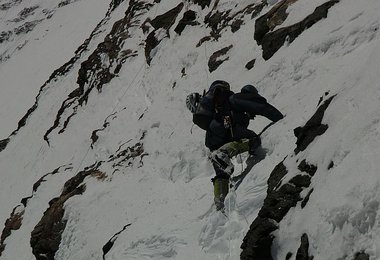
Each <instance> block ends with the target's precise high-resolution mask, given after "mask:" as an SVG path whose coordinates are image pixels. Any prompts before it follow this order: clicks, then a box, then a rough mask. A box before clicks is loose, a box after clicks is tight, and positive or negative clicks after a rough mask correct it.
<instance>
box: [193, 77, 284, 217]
mask: <svg viewBox="0 0 380 260" xmlns="http://www.w3.org/2000/svg"><path fill="white" fill-rule="evenodd" d="M186 106H187V108H188V109H189V110H190V111H191V112H192V114H193V122H194V124H196V125H198V126H199V127H200V128H202V129H203V130H206V140H205V144H206V147H207V148H209V149H210V151H211V155H210V159H211V162H212V165H213V167H214V169H215V173H216V176H215V177H214V178H212V182H213V185H214V203H215V206H216V209H217V210H223V209H224V199H225V197H226V195H227V194H228V191H229V180H230V177H231V175H232V173H233V171H234V166H233V164H232V162H231V158H232V157H234V156H236V155H238V154H241V153H244V152H249V154H250V155H253V156H254V155H255V151H257V149H258V148H260V147H261V139H260V137H259V136H258V135H257V134H256V133H255V132H254V131H252V130H250V129H248V125H249V120H251V119H254V117H255V116H256V115H261V116H264V117H266V118H268V119H269V120H271V121H273V122H277V121H279V120H281V119H282V118H283V117H284V116H283V115H282V113H281V112H280V111H278V110H277V109H276V108H275V107H273V106H272V105H270V104H269V103H268V102H267V101H266V99H265V98H264V97H262V96H260V95H259V93H258V91H257V89H256V88H255V87H254V86H252V85H246V86H244V87H243V88H242V89H241V91H240V93H234V92H232V91H231V89H230V85H229V84H228V82H226V81H223V80H217V81H214V82H213V83H212V84H211V86H210V88H209V90H208V91H207V92H204V93H203V95H202V96H201V95H200V94H199V93H192V94H190V95H188V96H187V98H186Z"/></svg>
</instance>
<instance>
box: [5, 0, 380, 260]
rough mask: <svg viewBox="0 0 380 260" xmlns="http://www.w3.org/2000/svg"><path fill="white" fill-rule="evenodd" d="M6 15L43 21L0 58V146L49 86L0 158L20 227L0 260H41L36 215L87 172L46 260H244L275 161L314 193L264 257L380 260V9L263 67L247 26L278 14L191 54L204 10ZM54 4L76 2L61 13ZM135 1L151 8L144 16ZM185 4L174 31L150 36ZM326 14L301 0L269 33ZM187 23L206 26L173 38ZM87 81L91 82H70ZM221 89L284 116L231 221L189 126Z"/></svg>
mask: <svg viewBox="0 0 380 260" xmlns="http://www.w3.org/2000/svg"><path fill="white" fill-rule="evenodd" d="M6 2H7V1H1V2H0V5H2V4H4V3H6ZM11 2H16V3H18V5H15V6H12V7H10V8H9V9H7V10H2V9H1V11H0V12H1V13H0V16H1V24H0V26H1V27H0V28H1V30H2V31H10V30H13V29H14V28H16V27H17V26H19V25H20V24H22V23H24V20H23V21H20V22H11V20H12V19H14V18H15V17H17V15H18V14H19V13H20V11H21V10H23V9H24V8H28V7H30V6H38V8H36V9H35V11H33V12H34V14H33V15H30V16H28V17H27V18H25V19H30V21H32V20H42V21H41V22H40V23H39V24H38V25H36V26H35V27H34V29H33V30H32V31H30V32H28V33H27V34H25V35H21V36H17V37H14V38H12V39H10V40H7V41H5V42H3V43H1V44H0V55H2V56H1V57H5V56H4V55H8V54H9V58H7V59H4V58H2V60H1V63H0V75H1V76H0V77H1V82H2V83H1V95H0V96H1V97H0V98H1V102H0V104H1V107H0V111H1V112H0V113H1V114H0V119H1V122H2V123H1V128H0V137H4V138H6V137H7V136H8V135H9V134H10V133H11V132H12V131H13V130H15V129H16V128H17V122H18V121H19V120H20V119H21V117H22V116H23V115H24V114H25V113H26V111H27V109H28V108H29V107H31V106H32V105H33V103H34V102H35V97H36V96H37V94H38V91H39V89H40V87H41V86H43V85H44V84H45V87H44V88H43V89H42V90H41V92H40V96H39V98H38V99H37V104H38V106H37V107H36V109H35V110H34V111H33V112H32V113H31V114H30V115H29V116H28V118H27V120H26V124H25V126H23V127H21V128H19V130H18V131H17V132H16V133H15V134H14V135H11V136H10V141H9V143H8V145H6V147H5V149H4V150H3V151H1V152H0V165H1V167H0V169H1V171H0V183H1V184H0V185H1V188H0V205H1V207H0V223H1V224H2V223H5V222H6V220H7V219H8V218H9V217H10V215H11V213H12V211H13V216H15V215H16V216H19V217H20V224H19V225H18V226H19V227H18V228H15V226H17V225H13V227H14V228H11V231H10V234H9V235H8V236H6V237H5V239H3V237H2V240H1V244H0V252H1V246H3V251H2V253H1V256H0V259H4V260H5V259H6V260H13V259H26V260H29V259H45V258H44V257H43V256H41V255H40V256H39V257H40V258H37V257H36V256H35V255H34V254H33V252H32V247H31V237H32V235H31V234H32V233H33V230H35V227H36V226H37V225H38V223H40V221H41V219H43V216H44V213H45V211H47V210H48V209H49V207H50V206H51V205H57V204H54V203H55V202H56V200H55V201H51V200H52V199H53V198H57V197H60V195H62V194H63V192H64V191H65V189H63V188H64V184H65V183H67V181H68V180H70V179H71V178H73V177H74V176H78V173H80V172H81V171H83V170H89V172H91V171H93V172H92V174H89V175H88V176H86V177H85V178H84V179H83V181H82V182H79V183H78V185H77V186H76V188H77V189H79V188H78V187H80V185H81V184H85V186H86V188H85V190H83V191H82V192H80V193H81V194H77V195H74V196H71V197H70V198H67V200H65V201H64V202H63V204H64V215H63V223H64V224H65V225H64V229H63V230H62V235H61V239H60V240H59V244H58V245H59V247H58V249H57V250H56V251H55V252H54V255H55V257H54V258H49V257H47V258H46V259H64V260H69V259H70V260H71V259H72V260H74V259H83V260H86V259H118V260H119V259H139V260H140V259H157V260H158V259H180V260H186V259H202V260H208V259H239V258H240V254H241V249H240V246H241V244H242V241H243V238H244V237H245V236H246V234H247V231H248V230H249V228H250V225H251V223H252V222H253V221H254V220H255V219H256V217H257V215H258V213H259V211H260V209H261V207H262V205H263V202H264V199H265V197H266V196H267V180H268V178H269V176H270V174H271V172H272V170H273V169H274V168H275V166H276V165H277V164H279V163H280V162H281V161H283V160H284V165H285V166H286V168H287V169H288V172H289V173H288V175H287V176H285V177H284V179H283V181H282V182H283V183H285V182H286V181H287V180H289V179H291V178H292V177H293V176H295V175H296V174H298V173H299V172H300V171H299V170H298V169H297V165H298V164H299V162H300V161H302V160H304V159H306V160H307V161H308V162H309V163H311V164H313V165H316V166H317V167H318V170H317V172H316V173H315V175H314V176H313V178H312V179H311V184H310V187H309V188H307V189H305V190H304V191H302V193H301V196H302V198H304V197H305V196H306V194H307V193H308V192H309V191H310V189H311V188H312V189H313V192H312V193H311V196H310V200H309V202H308V203H307V204H306V206H305V207H304V208H302V207H301V205H300V203H298V204H297V206H296V207H294V208H292V209H290V211H289V212H288V214H287V215H286V216H285V217H284V219H283V220H282V221H281V222H279V223H277V224H278V226H279V228H278V230H276V231H274V233H273V235H274V237H275V238H274V241H273V245H272V248H271V253H272V257H273V259H285V258H286V256H287V255H288V253H289V252H292V256H291V257H290V259H296V252H297V249H298V248H299V245H300V238H301V236H302V234H304V233H306V234H307V235H308V237H309V241H310V245H309V254H310V255H312V256H314V259H354V257H355V254H356V253H357V252H365V253H366V254H368V256H369V259H371V260H372V259H379V258H380V246H379V245H380V217H379V214H378V213H379V206H380V205H379V203H380V193H379V186H380V181H379V177H378V172H379V169H380V164H379V162H378V161H377V158H379V156H380V150H379V147H380V146H379V145H380V144H379V140H380V138H379V137H380V124H379V122H380V120H379V118H380V109H379V108H380V105H379V104H380V85H379V81H378V80H377V76H378V74H379V67H378V64H380V35H379V26H380V17H379V15H378V14H379V13H380V2H379V1H377V0H367V1H365V2H362V1H355V0H342V1H340V2H339V3H337V4H335V5H334V6H332V7H331V8H330V9H329V12H328V15H327V17H326V18H325V19H322V20H321V21H319V22H317V23H316V24H315V25H313V26H312V27H310V28H309V29H308V30H306V31H304V32H303V33H302V34H301V35H299V36H298V37H297V38H296V39H295V40H294V41H293V42H291V43H290V42H288V43H286V44H285V46H283V47H281V48H280V50H279V51H277V52H276V53H275V54H274V56H273V57H271V58H270V59H269V60H264V59H263V58H262V47H261V46H259V45H258V44H257V43H256V41H255V40H254V39H253V34H254V30H255V29H254V28H255V27H254V23H255V20H256V19H257V18H258V17H260V16H261V15H264V14H265V13H267V12H268V11H269V10H270V9H271V8H272V7H273V6H272V5H268V6H265V7H264V8H263V9H262V10H261V11H260V13H259V14H258V15H257V16H254V17H253V18H251V17H252V15H251V13H243V14H240V15H238V17H239V18H240V19H241V20H242V21H243V23H242V25H241V27H240V29H239V30H237V31H236V32H234V33H233V32H232V31H231V28H230V27H229V26H227V27H225V28H222V29H221V31H220V38H218V40H217V41H216V40H213V41H206V42H204V43H203V44H202V45H201V46H200V47H196V45H197V43H198V42H199V41H200V39H202V38H203V37H205V36H207V35H209V34H210V31H211V28H210V27H208V26H206V24H205V23H204V19H205V17H206V16H207V14H208V13H209V12H210V11H211V10H212V8H213V6H214V2H215V1H212V3H211V5H210V7H205V8H204V9H202V8H201V6H199V5H197V4H194V3H192V2H189V1H180V0H166V1H161V2H160V1H153V0H152V1H132V0H131V1H127V0H125V1H94V0H92V1H88V0H79V1H42V0H41V1H34V0H30V1H28V0H24V1H18V2H17V1H11ZM60 2H67V3H69V4H68V5H65V6H62V7H59V8H58V6H59V3H60ZM139 2H141V3H143V4H146V6H144V7H141V6H139V8H140V7H141V9H139V8H138V7H137V6H138V5H135V4H136V3H139ZM182 2H183V3H184V7H183V8H182V9H181V11H180V13H179V14H178V16H177V17H175V18H173V21H172V22H174V25H173V26H171V27H170V28H169V29H168V30H166V29H165V28H159V29H157V30H155V28H153V26H151V25H149V22H146V23H145V21H146V20H147V18H150V19H153V18H155V17H156V16H157V15H160V14H164V13H165V12H167V11H169V10H171V9H172V8H174V7H176V6H178V5H179V4H180V3H182ZM325 2H327V1H310V0H298V1H296V2H295V3H294V4H293V5H291V6H290V7H289V8H288V10H287V12H288V13H289V15H288V17H287V18H286V20H285V21H284V23H283V24H282V25H279V27H278V28H284V27H286V26H289V25H292V24H294V23H296V22H299V21H300V20H302V19H303V18H304V17H306V16H307V15H309V14H310V13H311V12H313V10H314V8H315V7H317V6H319V5H321V4H323V3H325ZM252 3H256V4H259V3H260V1H248V0H242V1H239V3H238V4H235V2H234V1H227V0H220V1H219V3H218V4H217V5H216V7H215V8H216V10H219V11H226V10H231V13H230V15H232V14H234V13H239V11H240V10H243V9H244V8H245V7H247V6H248V5H250V4H252ZM271 4H275V1H271ZM113 6H114V7H115V8H112V7H113ZM132 6H133V7H134V8H135V9H133V10H131V7H132ZM311 6H312V8H311ZM43 10H50V11H51V14H52V17H51V18H50V19H48V18H46V16H44V15H46V14H45V13H49V14H50V12H46V11H45V12H44V11H43ZM188 10H192V11H195V12H196V21H197V22H199V25H194V26H186V28H185V29H184V31H183V32H182V33H181V35H178V34H177V33H176V32H175V31H174V28H175V27H176V25H177V24H178V22H179V20H180V19H181V18H182V17H183V14H184V12H186V11H188ZM129 13H133V16H132V17H131V19H130V20H128V19H129V18H128V14H129ZM213 13H215V10H214V11H213ZM105 17H107V19H105V20H103V22H102V23H101V21H102V19H104V18H105ZM124 18H128V19H124ZM123 19H124V20H123ZM121 20H123V21H124V22H127V25H126V26H125V27H123V28H124V29H123V30H124V31H122V32H125V33H124V34H123V33H121V34H117V33H116V34H114V35H116V36H113V34H112V33H114V31H113V29H115V28H116V27H117V26H115V24H118V21H121ZM25 21H27V20H25ZM142 25H146V26H147V27H148V29H147V30H148V31H147V32H145V33H144V32H143V30H142ZM153 31H155V33H154V35H155V36H156V37H157V39H160V42H159V44H158V46H156V47H155V48H153V50H152V51H151V52H150V54H149V55H150V57H151V58H152V60H151V63H150V66H149V65H148V64H147V62H146V56H145V55H146V53H145V46H146V39H147V38H148V35H149V34H151V33H152V32H153ZM90 35H92V36H93V37H90ZM89 37H90V38H89ZM114 38H117V40H115V41H112V39H114ZM86 39H90V40H89V42H88V45H87V47H86V48H84V49H83V50H81V52H80V55H77V56H76V57H77V58H76V59H75V60H73V62H72V63H71V65H70V66H69V67H68V69H67V70H66V71H65V72H64V73H62V74H56V75H55V76H54V77H53V78H51V80H49V77H50V75H51V74H52V73H53V71H55V70H57V69H58V68H59V67H61V66H62V65H63V64H65V63H66V62H68V61H69V60H70V59H71V58H72V57H74V56H75V54H74V51H75V50H77V49H78V47H79V46H80V45H81V44H82V43H84V42H85V40H86ZM107 39H108V40H110V41H106V40H107ZM23 42H26V45H25V46H23V47H22V48H21V49H20V50H17V51H15V50H16V49H17V47H18V46H20V44H22V43H23ZM102 42H106V43H107V44H109V42H111V43H112V44H115V45H114V47H113V48H112V49H111V50H116V49H117V50H118V51H119V52H118V54H117V57H116V58H114V56H112V55H113V54H112V53H111V52H109V53H107V52H100V54H99V50H104V49H107V47H106V46H107V45H99V44H100V43H102ZM229 45H233V47H232V48H231V49H230V50H229V51H228V53H227V54H226V55H225V56H223V57H227V56H228V57H229V59H228V60H226V61H225V62H224V63H222V64H221V65H220V66H219V67H218V68H217V69H216V70H215V71H213V72H212V73H210V72H209V68H208V61H209V58H210V56H212V54H213V53H214V52H216V51H218V50H220V49H222V48H224V47H227V46H229ZM99 46H100V47H99ZM101 47H102V48H104V49H102V48H101ZM118 48H120V50H119V49H118ZM127 50H131V51H132V52H129V51H127ZM122 51H126V52H125V53H127V55H126V56H122V54H121V53H122ZM131 53H132V54H133V53H134V54H136V55H129V54H131ZM95 54H96V55H98V56H96V55H95ZM95 56H96V57H99V59H95V62H98V63H90V64H91V66H90V69H89V70H87V71H86V73H85V74H80V73H81V71H83V68H87V67H85V65H83V64H86V63H85V61H91V62H92V61H93V60H94V59H93V57H95ZM41 57H49V58H48V59H45V58H41ZM125 57H126V58H125ZM223 57H222V58H220V59H223ZM123 58H125V60H123ZM252 59H256V62H255V65H254V68H253V69H251V70H248V69H246V68H245V65H246V63H247V62H249V61H251V60H252ZM121 60H123V61H122V62H120V61H121ZM98 64H100V65H99V66H97V65H98ZM117 65H120V66H119V67H118V66H117ZM96 66H97V67H96ZM100 71H101V72H102V73H104V74H101V73H100ZM108 72H110V73H109V74H107V73H108ZM91 73H92V74H91ZM97 73H98V74H97ZM80 75H86V76H87V79H88V81H87V82H84V83H79V81H78V79H79V78H80V77H81V76H80ZM99 75H107V76H110V80H109V81H108V82H105V83H104V84H101V82H103V81H102V80H104V78H106V77H103V78H102V77H100V76H99ZM216 79H224V80H227V81H229V82H230V83H231V86H232V89H233V90H234V91H236V92H238V91H239V90H240V88H241V87H242V86H243V85H245V84H248V83H250V84H254V85H255V86H257V88H258V89H259V92H260V93H261V94H262V95H263V96H264V97H266V98H267V99H268V101H269V102H270V103H271V104H273V105H274V106H276V107H277V108H278V109H279V110H280V111H282V112H283V114H285V115H286V117H285V118H284V119H283V120H281V121H280V122H278V123H277V124H275V125H273V126H272V127H270V128H269V129H268V130H267V131H265V132H264V133H263V135H262V141H263V147H264V149H265V150H266V151H267V154H266V157H265V159H264V160H262V161H261V162H259V163H257V164H256V165H255V166H254V167H253V168H252V170H250V171H249V173H248V174H247V176H246V177H245V178H244V179H243V181H242V182H241V185H240V186H239V187H238V188H237V189H236V191H233V192H230V194H229V195H228V197H227V198H226V202H227V203H226V209H227V210H226V215H227V216H225V215H223V214H221V213H219V212H215V209H214V207H213V205H212V200H213V194H212V192H213V191H212V184H211V182H210V178H211V177H212V176H213V169H212V167H211V165H210V163H209V161H208V159H207V155H208V151H207V149H206V148H205V147H204V144H203V143H204V132H203V131H202V130H201V129H199V128H197V127H193V128H192V126H191V125H192V123H191V114H190V113H189V112H188V111H187V109H186V107H185V98H186V95H187V94H189V93H191V92H195V91H198V92H202V91H203V89H206V88H207V86H208V85H209V84H211V82H212V81H213V80H216ZM80 84H83V89H84V93H85V94H86V95H87V96H86V97H85V101H84V102H81V99H80V98H78V99H76V97H73V96H74V94H75V93H78V91H77V92H76V90H80ZM99 86H100V87H99ZM86 91H87V92H86ZM73 93H74V94H73ZM82 94H83V93H82ZM85 94H83V95H82V96H84V95H85ZM334 95H335V97H334V98H333V100H332V102H331V104H330V105H329V107H328V108H327V110H326V112H325V114H324V117H323V123H324V124H327V125H328V129H327V131H326V132H325V133H324V134H323V135H321V136H318V137H317V138H316V139H315V140H314V141H313V142H312V143H311V144H310V145H309V146H308V147H307V149H306V150H305V151H302V152H300V153H295V152H294V149H295V148H296V140H297V139H296V137H295V136H294V133H293V130H294V129H295V128H296V127H299V126H303V125H305V123H306V122H307V121H308V120H309V119H310V117H311V116H312V115H313V114H314V113H315V111H316V110H317V107H318V105H319V102H320V101H321V100H327V99H328V98H329V97H332V96H334ZM71 101H72V103H71ZM65 104H66V105H67V106H65ZM63 108H64V109H63ZM57 115H60V116H57ZM55 122H56V124H55ZM268 123H269V121H268V120H266V119H263V118H260V117H257V118H256V119H255V120H254V121H253V122H252V123H251V128H252V129H254V130H255V131H256V132H260V131H261V129H263V128H264V127H265V126H266V125H267V124H268ZM49 130H50V131H49ZM95 130H98V131H96V132H94V131H95ZM94 134H96V135H94ZM94 136H97V138H95V139H94ZM246 158H247V154H243V155H242V158H237V159H236V160H235V161H234V163H235V164H236V167H235V173H234V175H235V176H238V175H239V174H241V173H242V171H244V168H245V167H246V163H245V159H246ZM284 158H285V159H284ZM241 161H242V165H240V163H241ZM332 162H333V166H332ZM65 187H66V186H65ZM26 198H28V199H26ZM23 199H24V200H23ZM20 201H23V202H24V203H22V202H21V203H20ZM49 202H50V205H49ZM13 219H17V218H13ZM15 222H17V221H15ZM6 226H7V225H6V224H4V227H6ZM4 230H5V229H4ZM3 234H5V232H4V231H3ZM33 234H35V233H33ZM40 238H41V237H40ZM110 242H111V243H110ZM106 249H107V250H106ZM35 254H36V253H35Z"/></svg>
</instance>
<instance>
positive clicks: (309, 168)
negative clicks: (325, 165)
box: [298, 160, 318, 176]
mask: <svg viewBox="0 0 380 260" xmlns="http://www.w3.org/2000/svg"><path fill="white" fill-rule="evenodd" d="M298 170H300V171H302V172H306V173H308V174H309V175H311V176H314V174H315V172H316V171H317V170H318V168H317V166H315V165H312V164H308V163H307V162H306V160H303V161H302V162H301V163H300V164H299V165H298Z"/></svg>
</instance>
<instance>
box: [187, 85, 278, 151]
mask: <svg viewBox="0 0 380 260" xmlns="http://www.w3.org/2000/svg"><path fill="white" fill-rule="evenodd" d="M242 92H243V91H242ZM226 95H227V97H226V99H225V100H224V102H223V103H222V104H221V105H219V106H217V107H216V105H215V103H214V100H213V97H212V96H211V95H205V96H203V97H202V99H201V101H200V106H199V107H200V111H199V113H195V114H194V115H193V122H194V123H195V124H197V125H199V124H198V123H197V122H199V121H201V120H202V123H203V126H201V128H203V129H204V130H206V143H205V144H206V146H207V147H208V148H209V149H210V150H212V151H213V150H216V149H218V148H219V147H221V146H222V145H224V144H226V143H228V142H231V141H236V140H241V139H244V138H248V139H250V138H252V137H255V136H257V134H256V133H255V132H253V131H252V130H249V129H248V125H249V120H250V119H253V118H254V117H255V116H256V115H261V116H264V117H266V118H268V119H270V120H271V121H274V122H277V121H279V120H280V119H282V118H283V115H282V114H281V112H280V111H278V110H277V109H276V108H274V107H273V106H272V105H270V104H269V103H268V102H267V101H266V99H265V98H263V97H262V96H260V95H259V94H258V93H236V94H234V93H233V92H232V91H229V93H227V94H226ZM226 116H229V117H230V118H231V119H232V127H231V128H225V127H224V123H223V121H224V118H225V117H226Z"/></svg>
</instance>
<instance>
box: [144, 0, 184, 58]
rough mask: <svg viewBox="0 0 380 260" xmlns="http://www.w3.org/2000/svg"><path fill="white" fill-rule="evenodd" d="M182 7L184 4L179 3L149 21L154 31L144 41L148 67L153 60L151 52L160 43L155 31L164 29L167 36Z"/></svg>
mask: <svg viewBox="0 0 380 260" xmlns="http://www.w3.org/2000/svg"><path fill="white" fill-rule="evenodd" d="M183 6H184V4H183V3H180V4H178V5H177V6H176V7H174V8H173V9H171V10H169V11H167V12H166V13H164V14H161V15H159V16H157V17H155V18H154V19H153V20H151V21H149V23H150V24H151V25H152V26H153V28H154V29H155V30H154V31H153V32H151V33H150V34H149V35H148V37H147V39H146V41H145V58H146V62H147V63H148V65H150V63H151V61H152V58H153V57H152V55H151V52H152V50H153V49H154V48H156V47H157V46H158V45H159V44H160V42H161V41H162V39H157V37H156V31H157V30H158V29H160V28H162V29H165V30H166V31H167V34H168V30H169V29H170V28H171V27H172V26H173V24H174V22H175V20H176V18H177V16H178V15H179V13H180V12H181V11H182V9H183Z"/></svg>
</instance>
